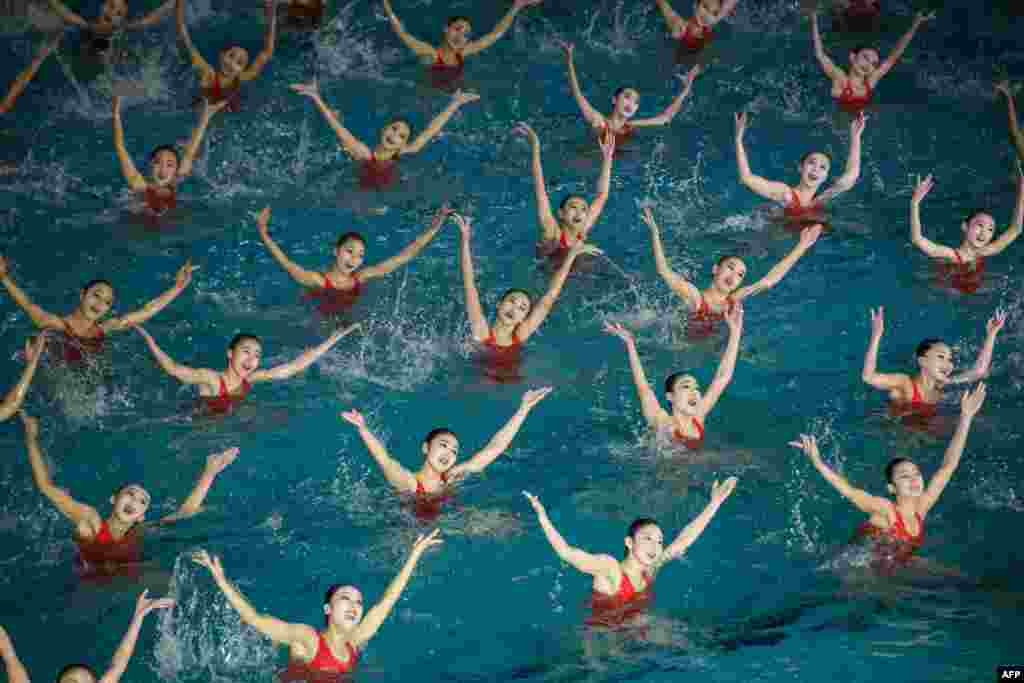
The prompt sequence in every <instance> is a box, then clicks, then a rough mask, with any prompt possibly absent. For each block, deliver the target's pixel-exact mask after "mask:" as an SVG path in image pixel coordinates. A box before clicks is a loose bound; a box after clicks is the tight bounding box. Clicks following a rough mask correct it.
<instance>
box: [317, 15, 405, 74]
mask: <svg viewBox="0 0 1024 683" xmlns="http://www.w3.org/2000/svg"><path fill="white" fill-rule="evenodd" d="M357 4H359V3H358V2H356V1H355V0H353V2H350V3H349V4H347V5H345V6H344V7H341V8H340V9H339V10H338V13H337V15H336V16H335V17H334V19H332V20H331V22H330V23H329V24H328V25H327V26H325V27H324V28H322V29H321V30H320V31H319V33H318V35H317V39H316V53H317V57H318V60H319V61H318V67H319V69H318V71H321V72H323V73H327V74H329V75H330V76H332V77H334V78H346V79H351V78H366V79H370V80H374V81H382V82H390V81H391V80H392V79H389V78H385V76H384V67H385V66H386V65H387V64H389V63H391V62H394V61H397V60H398V59H399V58H400V57H401V53H400V52H399V51H398V50H397V49H394V48H391V49H382V48H380V47H379V46H378V45H377V44H376V43H375V42H374V40H373V38H372V37H371V35H370V32H371V31H372V28H370V27H359V26H358V25H357V22H356V21H355V19H354V18H353V14H354V12H355V8H356V6H357Z"/></svg>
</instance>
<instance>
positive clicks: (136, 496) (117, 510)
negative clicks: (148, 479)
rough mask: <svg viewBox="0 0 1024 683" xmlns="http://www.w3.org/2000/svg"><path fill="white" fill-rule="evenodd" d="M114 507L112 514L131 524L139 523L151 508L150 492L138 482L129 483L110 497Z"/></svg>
mask: <svg viewBox="0 0 1024 683" xmlns="http://www.w3.org/2000/svg"><path fill="white" fill-rule="evenodd" d="M110 503H111V505H113V507H114V509H113V512H112V513H111V516H112V517H113V518H114V519H116V520H118V521H119V522H121V523H122V524H125V525H127V526H131V525H133V524H138V523H139V522H141V521H142V520H143V518H144V517H145V516H146V510H148V509H149V493H147V492H146V489H144V488H142V487H141V486H139V485H138V484H129V485H128V486H125V487H124V488H122V489H121V490H120V491H118V492H117V493H115V494H114V495H113V496H111V497H110Z"/></svg>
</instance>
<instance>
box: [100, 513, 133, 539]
mask: <svg viewBox="0 0 1024 683" xmlns="http://www.w3.org/2000/svg"><path fill="white" fill-rule="evenodd" d="M133 526H135V525H134V524H128V523H126V522H122V521H121V520H119V519H118V518H117V517H116V516H115V515H113V514H111V515H110V517H109V518H107V528H108V529H110V535H111V536H113V537H114V538H124V537H125V536H126V535H127V534H128V532H129V531H131V529H132V527H133Z"/></svg>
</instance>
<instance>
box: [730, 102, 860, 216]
mask: <svg viewBox="0 0 1024 683" xmlns="http://www.w3.org/2000/svg"><path fill="white" fill-rule="evenodd" d="M864 123H865V119H864V114H863V113H862V114H858V115H857V116H855V117H854V118H853V120H852V121H850V153H849V156H848V157H847V159H846V169H845V170H844V171H843V175H841V176H839V178H838V179H837V180H836V182H835V183H834V184H833V185H832V187H830V188H828V189H827V190H825V191H824V192H822V193H820V194H819V193H818V188H820V187H821V185H822V183H824V182H825V179H826V178H828V172H829V167H830V166H831V165H832V159H831V158H830V157H829V156H828V155H827V154H825V153H824V152H808V153H807V154H804V155H803V156H802V157H800V164H799V169H800V182H799V183H797V185H796V186H795V187H790V186H789V185H787V184H786V183H782V182H779V181H777V180H768V179H766V178H762V177H761V176H757V175H754V173H753V172H752V171H751V170H750V161H749V160H748V159H747V150H746V147H745V146H744V144H743V137H744V135H746V132H747V113H746V112H739V113H737V114H736V164H737V166H738V167H739V173H740V182H741V183H743V184H744V185H746V186H747V187H748V188H749V189H750V190H752V191H753V192H754V193H755V194H757V195H760V196H762V197H764V198H765V199H770V200H771V201H773V202H777V203H779V204H781V205H782V206H783V207H784V208H783V213H784V214H785V216H786V218H789V219H796V220H800V219H803V218H807V217H813V216H815V215H817V214H820V213H821V210H822V208H823V206H824V204H825V202H828V201H830V200H832V199H835V198H836V197H838V196H839V195H841V194H843V193H844V192H847V191H849V190H850V189H852V188H853V186H854V185H856V184H857V180H858V179H859V178H860V147H861V144H860V139H861V135H863V133H864Z"/></svg>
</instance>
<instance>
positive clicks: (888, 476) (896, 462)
mask: <svg viewBox="0 0 1024 683" xmlns="http://www.w3.org/2000/svg"><path fill="white" fill-rule="evenodd" d="M905 462H909V463H910V464H913V463H914V461H913V460H910V459H909V458H893V459H892V460H890V461H889V464H888V465H886V466H885V481H886V482H888V483H890V484H891V483H892V473H893V471H894V470H895V469H896V468H897V467H899V466H900V465H902V464H903V463H905Z"/></svg>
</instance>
